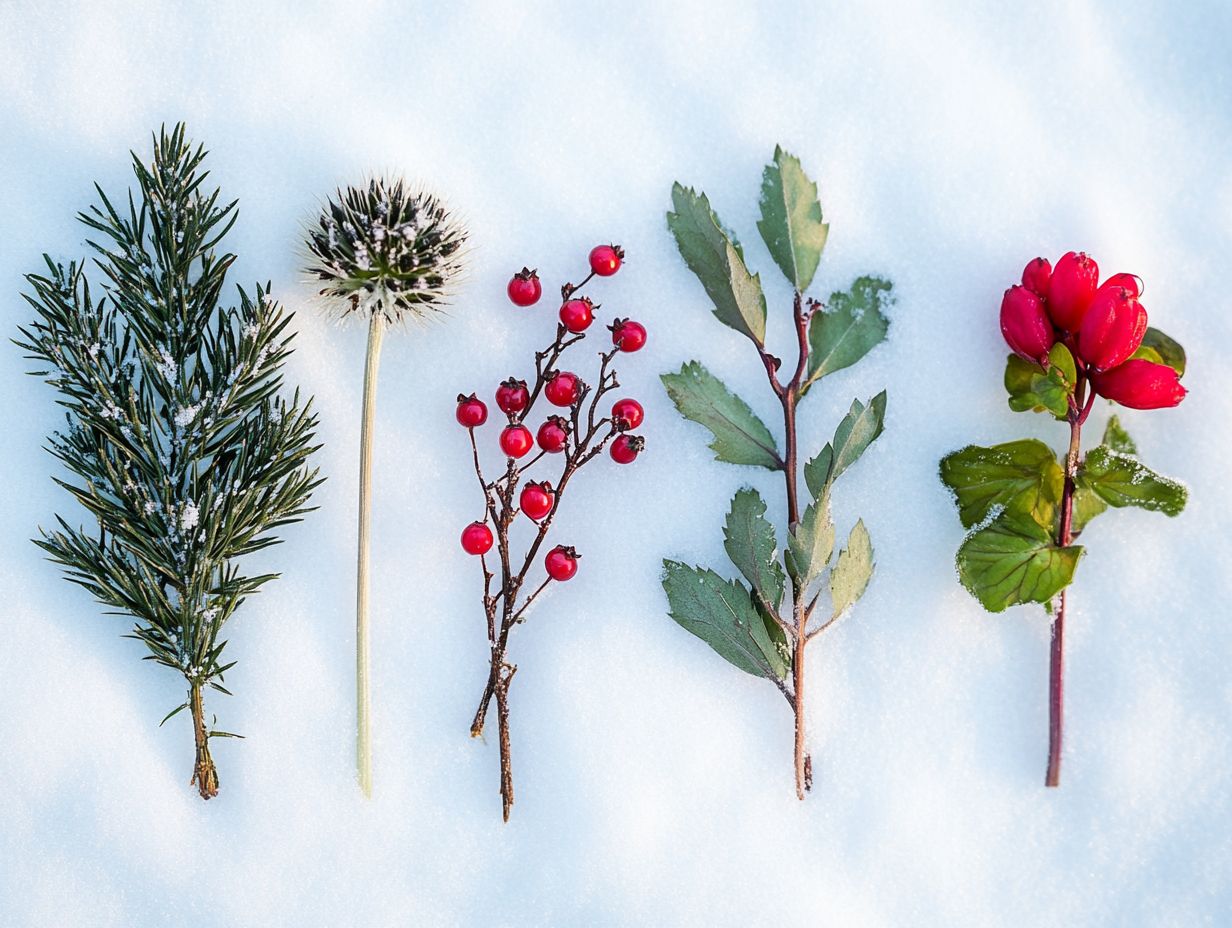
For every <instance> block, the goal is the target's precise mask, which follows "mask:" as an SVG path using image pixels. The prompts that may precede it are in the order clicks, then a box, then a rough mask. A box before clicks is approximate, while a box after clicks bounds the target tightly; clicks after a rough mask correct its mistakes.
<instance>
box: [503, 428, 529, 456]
mask: <svg viewBox="0 0 1232 928" xmlns="http://www.w3.org/2000/svg"><path fill="white" fill-rule="evenodd" d="M500 446H501V451H503V452H505V454H507V455H509V457H511V458H520V457H522V456H523V455H525V454H526V452H528V451H529V450H530V449H531V448H533V447H535V440H534V439H533V438H532V437H531V434H530V429H528V428H527V427H526V426H524V425H522V424H520V423H518V424H514V425H507V426H505V429H504V431H502V432H501V433H500Z"/></svg>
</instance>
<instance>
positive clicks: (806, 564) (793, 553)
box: [786, 499, 834, 589]
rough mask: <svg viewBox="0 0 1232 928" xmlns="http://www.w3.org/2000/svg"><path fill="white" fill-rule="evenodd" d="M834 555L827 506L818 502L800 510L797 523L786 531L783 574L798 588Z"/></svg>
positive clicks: (818, 571)
mask: <svg viewBox="0 0 1232 928" xmlns="http://www.w3.org/2000/svg"><path fill="white" fill-rule="evenodd" d="M833 553H834V523H833V522H832V521H830V503H829V501H828V500H826V499H818V500H815V501H814V502H812V503H810V504H809V506H808V508H807V509H805V510H804V515H803V516H802V517H801V519H800V521H799V522H797V523H796V524H795V525H793V526H792V527H791V528H790V530H789V531H788V538H787V553H786V561H787V572H788V573H789V574H791V576H792V578H793V579H794V580H795V581H796V582H797V583H798V584H799V585H800V588H801V589H804V588H805V587H807V586H808V585H809V584H810V583H812V582H813V581H814V580H816V579H817V578H818V577H819V576H821V572H822V571H823V570H825V569H826V567H827V566H828V565H829V563H830V555H831V554H833Z"/></svg>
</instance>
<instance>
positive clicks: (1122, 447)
mask: <svg viewBox="0 0 1232 928" xmlns="http://www.w3.org/2000/svg"><path fill="white" fill-rule="evenodd" d="M1103 443H1104V444H1105V445H1106V446H1107V447H1108V450H1110V451H1116V452H1117V453H1119V454H1131V455H1132V454H1137V453H1138V446H1137V445H1136V444H1135V443H1134V440H1133V439H1132V438H1130V437H1129V432H1127V431H1125V428H1124V426H1122V425H1121V420H1120V418H1119V417H1118V416H1109V418H1108V424H1107V425H1106V426H1104V441H1103Z"/></svg>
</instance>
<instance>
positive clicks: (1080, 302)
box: [1048, 251, 1099, 332]
mask: <svg viewBox="0 0 1232 928" xmlns="http://www.w3.org/2000/svg"><path fill="white" fill-rule="evenodd" d="M1098 284H1099V265H1097V264H1096V263H1095V260H1094V259H1093V258H1090V257H1087V255H1085V254H1083V253H1078V254H1075V253H1074V252H1072V251H1070V252H1067V253H1066V254H1065V256H1064V257H1062V258H1061V260H1060V261H1058V262H1057V266H1056V267H1055V268H1053V271H1052V278H1051V279H1050V280H1049V282H1048V315H1049V316H1051V317H1052V321H1053V323H1055V324H1056V327H1057V328H1058V329H1064V330H1065V331H1066V332H1077V331H1078V326H1079V325H1081V324H1082V317H1083V316H1085V315H1086V312H1087V307H1089V306H1090V305H1091V300H1092V298H1093V297H1094V296H1095V288H1096V286H1097V285H1098Z"/></svg>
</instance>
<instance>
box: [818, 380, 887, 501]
mask: <svg viewBox="0 0 1232 928" xmlns="http://www.w3.org/2000/svg"><path fill="white" fill-rule="evenodd" d="M885 411H886V392H885V390H882V391H881V392H880V393H878V394H877V395H876V396H874V397H873V398H872V399H871V400H869V401H868V403H867V404H865V403H861V402H860V401H859V400H858V399H857V400H852V401H851V409H849V410H848V411H847V415H845V416H844V417H843V420H842V421H841V422H840V423H839V424H838V428H837V429H835V431H834V440H833V441H832V442H830V444H828V445H826V446H825V447H824V448H822V449H821V451H819V452H818V453H817V456H816V457H814V458H813V459H812V460H811V461H809V462H808V463H807V464H805V465H804V482H805V484H806V485H807V486H808V488H809V492H810V493H812V494H813V498H814V499H820V498H821V497H822V496H823V495H824V494H826V493H828V492H829V490H830V487H831V486H833V484H834V481H836V480H837V479H838V478H839V476H841V475H842V473H843V471H845V470H846V469H847V468H848V467H850V466H851V465H852V464H854V463H855V462H856V461H857V460H859V458H860V455H862V454H863V453H864V452H865V450H867V448H868V446H869V445H871V444H872V443H873V442H874V441H876V440H877V436H879V435H880V434H881V433H882V431H884V429H885Z"/></svg>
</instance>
